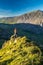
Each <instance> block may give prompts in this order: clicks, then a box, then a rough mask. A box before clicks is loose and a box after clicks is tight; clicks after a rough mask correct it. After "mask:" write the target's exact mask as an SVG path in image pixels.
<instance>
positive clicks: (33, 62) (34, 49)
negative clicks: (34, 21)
mask: <svg viewBox="0 0 43 65" xmlns="http://www.w3.org/2000/svg"><path fill="white" fill-rule="evenodd" d="M0 65H43V56H42V51H41V49H40V48H39V47H38V46H37V45H36V44H35V43H34V42H32V41H30V40H29V39H28V38H26V37H25V36H24V37H20V36H19V37H16V38H15V37H14V36H13V35H12V36H11V38H10V40H8V41H5V42H4V44H3V46H2V48H1V49H0Z"/></svg>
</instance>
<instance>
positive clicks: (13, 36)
mask: <svg viewBox="0 0 43 65" xmlns="http://www.w3.org/2000/svg"><path fill="white" fill-rule="evenodd" d="M16 37H17V29H16V28H15V29H14V35H12V36H11V39H12V38H16Z"/></svg>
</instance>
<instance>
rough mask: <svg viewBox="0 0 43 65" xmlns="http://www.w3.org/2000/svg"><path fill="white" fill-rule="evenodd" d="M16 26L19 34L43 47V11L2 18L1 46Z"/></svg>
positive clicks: (0, 21)
mask: <svg viewBox="0 0 43 65" xmlns="http://www.w3.org/2000/svg"><path fill="white" fill-rule="evenodd" d="M15 28H16V29H17V34H18V36H26V37H28V38H29V39H30V40H32V41H35V42H37V43H38V44H39V45H40V46H41V47H43V11H41V10H37V11H33V12H30V13H26V14H23V15H21V16H16V17H6V18H0V47H1V45H2V43H3V42H4V41H5V40H8V39H9V38H10V37H11V35H12V34H13V33H14V29H15ZM3 39H4V40H3Z"/></svg>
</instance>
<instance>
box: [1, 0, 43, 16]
mask: <svg viewBox="0 0 43 65" xmlns="http://www.w3.org/2000/svg"><path fill="white" fill-rule="evenodd" d="M33 10H43V0H0V17H7V16H18V15H21V14H24V13H26V12H30V11H33Z"/></svg>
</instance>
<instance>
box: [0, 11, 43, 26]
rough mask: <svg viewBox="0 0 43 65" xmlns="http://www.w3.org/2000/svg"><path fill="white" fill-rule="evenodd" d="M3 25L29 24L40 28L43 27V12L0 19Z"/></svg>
mask: <svg viewBox="0 0 43 65" xmlns="http://www.w3.org/2000/svg"><path fill="white" fill-rule="evenodd" d="M0 22H3V23H31V24H37V25H40V26H42V25H43V11H41V10H37V11H33V12H30V13H26V14H24V15H21V16H16V17H7V18H2V19H0Z"/></svg>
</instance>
